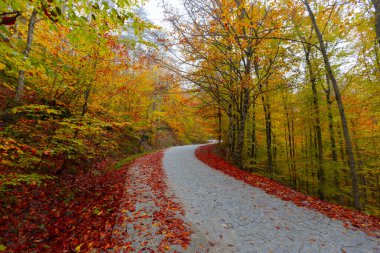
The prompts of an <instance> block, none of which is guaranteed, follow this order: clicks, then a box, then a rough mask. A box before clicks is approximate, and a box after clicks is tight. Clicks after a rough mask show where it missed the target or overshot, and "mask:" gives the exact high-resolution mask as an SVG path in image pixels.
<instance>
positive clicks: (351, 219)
mask: <svg viewBox="0 0 380 253" xmlns="http://www.w3.org/2000/svg"><path fill="white" fill-rule="evenodd" d="M213 148H214V145H207V146H201V147H199V148H198V149H197V150H196V151H195V155H196V157H197V158H198V159H199V160H201V161H202V162H204V163H206V164H207V165H209V166H210V167H212V168H214V169H216V170H219V171H222V172H223V173H224V174H227V175H229V176H231V177H233V178H235V179H237V180H240V181H243V182H245V183H247V184H249V185H251V186H254V187H257V188H260V189H262V190H263V191H265V192H267V193H268V194H271V195H274V196H276V197H278V198H280V199H282V200H285V201H291V202H292V203H294V204H295V205H297V206H302V207H306V208H309V209H313V210H315V211H318V212H320V213H323V214H325V215H326V216H328V217H330V218H332V219H336V220H341V221H343V224H344V226H345V227H350V228H351V229H353V230H356V229H360V230H362V231H363V232H365V233H366V234H368V235H371V236H375V237H377V238H380V219H379V218H377V217H374V216H371V215H367V214H365V213H362V212H359V211H354V210H350V209H348V208H345V207H342V206H338V205H335V204H331V203H328V202H325V201H322V200H320V199H318V198H315V197H312V196H307V195H305V194H303V193H300V192H297V191H295V190H293V189H291V188H289V187H286V186H284V185H281V184H280V183H278V182H276V181H274V180H272V179H269V178H266V177H263V176H260V175H255V174H252V173H249V172H247V171H243V170H240V169H238V168H236V167H234V166H233V165H232V164H231V163H229V162H227V161H226V160H224V159H223V158H221V157H219V156H218V155H216V154H215V153H214V151H213ZM349 224H351V226H350V225H349Z"/></svg>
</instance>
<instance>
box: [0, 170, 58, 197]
mask: <svg viewBox="0 0 380 253" xmlns="http://www.w3.org/2000/svg"><path fill="white" fill-rule="evenodd" d="M54 178H55V177H52V176H47V175H41V174H36V173H32V174H18V173H9V174H0V194H1V193H2V192H5V191H8V190H10V189H12V188H13V187H15V186H19V185H21V184H29V185H36V186H40V185H41V184H42V183H44V182H45V181H46V180H52V179H54Z"/></svg>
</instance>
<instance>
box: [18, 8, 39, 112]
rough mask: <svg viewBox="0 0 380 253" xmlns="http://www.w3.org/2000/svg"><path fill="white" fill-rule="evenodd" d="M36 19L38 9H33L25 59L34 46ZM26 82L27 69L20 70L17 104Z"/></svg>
mask: <svg viewBox="0 0 380 253" xmlns="http://www.w3.org/2000/svg"><path fill="white" fill-rule="evenodd" d="M36 19H37V9H33V12H32V15H31V16H30V19H29V24H28V37H27V41H26V47H25V50H24V58H25V59H27V58H28V57H29V53H30V50H31V48H32V42H33V34H34V25H35V23H36ZM24 83H25V70H20V71H19V73H18V80H17V89H16V94H15V97H14V99H13V103H14V104H15V105H17V104H19V103H20V101H21V99H22V96H23V95H24Z"/></svg>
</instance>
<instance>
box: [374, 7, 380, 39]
mask: <svg viewBox="0 0 380 253" xmlns="http://www.w3.org/2000/svg"><path fill="white" fill-rule="evenodd" d="M372 3H373V7H374V8H375V20H376V21H375V22H376V24H375V30H376V40H377V43H378V44H379V46H380V0H372Z"/></svg>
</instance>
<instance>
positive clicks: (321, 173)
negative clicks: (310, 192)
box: [305, 45, 326, 200]
mask: <svg viewBox="0 0 380 253" xmlns="http://www.w3.org/2000/svg"><path fill="white" fill-rule="evenodd" d="M310 53H311V47H310V45H308V46H307V49H306V48H305V59H306V64H307V68H308V70H309V75H310V82H311V90H312V94H313V106H314V120H315V122H314V123H315V134H316V143H317V153H316V156H317V160H318V179H319V183H318V196H319V198H320V199H322V200H324V199H326V194H325V188H326V176H325V169H324V167H323V142H322V129H321V120H320V113H319V103H318V91H317V82H316V77H315V73H314V71H313V66H312V64H311V60H310Z"/></svg>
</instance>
